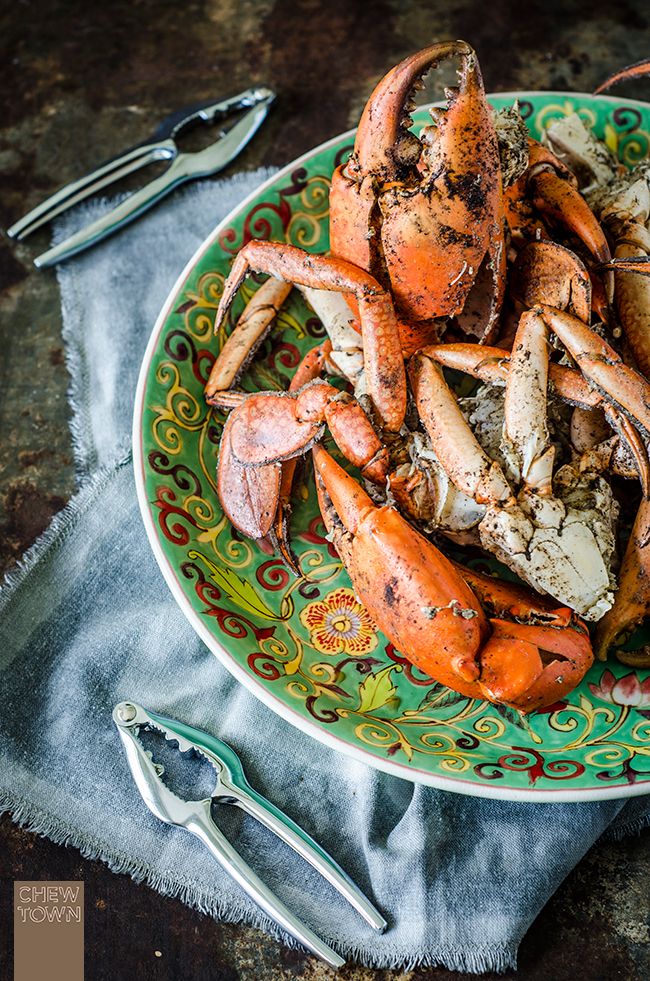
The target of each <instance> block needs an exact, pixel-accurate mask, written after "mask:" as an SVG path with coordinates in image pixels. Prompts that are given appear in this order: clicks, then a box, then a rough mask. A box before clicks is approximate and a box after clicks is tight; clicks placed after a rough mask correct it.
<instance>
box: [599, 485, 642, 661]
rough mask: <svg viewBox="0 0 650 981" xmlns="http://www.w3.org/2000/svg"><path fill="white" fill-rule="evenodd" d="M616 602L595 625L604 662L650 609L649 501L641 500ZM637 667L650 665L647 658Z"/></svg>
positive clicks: (620, 577)
mask: <svg viewBox="0 0 650 981" xmlns="http://www.w3.org/2000/svg"><path fill="white" fill-rule="evenodd" d="M619 582H620V584H619V587H618V592H617V594H616V599H615V600H614V605H613V606H612V608H611V609H610V610H608V611H607V613H606V614H605V616H604V617H603V618H602V620H601V621H600V622H599V624H598V627H597V628H596V639H595V644H596V648H595V649H596V655H597V657H598V658H600V660H601V661H604V660H605V659H606V657H607V651H608V650H609V648H610V647H611V646H612V644H613V643H614V641H615V640H616V638H617V637H618V636H619V634H621V633H623V631H626V630H631V629H632V628H633V627H636V626H637V624H639V623H640V622H641V621H642V620H643V618H644V617H645V616H647V615H648V613H649V612H650V501H649V500H648V499H647V498H644V499H642V501H641V504H640V505H639V510H638V512H637V516H636V521H635V522H634V526H633V528H632V534H631V535H630V539H629V541H628V543H627V548H626V550H625V555H624V556H623V563H622V565H621V571H620V575H619ZM635 663H636V666H637V667H641V666H643V667H648V663H649V662H648V657H647V655H646V656H645V658H644V661H643V664H640V663H638V657H637V658H636V659H635Z"/></svg>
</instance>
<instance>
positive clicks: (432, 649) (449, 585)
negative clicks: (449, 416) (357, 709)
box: [312, 446, 593, 712]
mask: <svg viewBox="0 0 650 981" xmlns="http://www.w3.org/2000/svg"><path fill="white" fill-rule="evenodd" d="M312 453H313V457H314V465H315V468H316V474H317V481H320V482H321V486H320V492H319V500H320V502H321V508H322V510H323V512H324V513H323V517H324V520H325V522H326V524H327V526H328V529H329V531H330V534H331V536H332V539H333V541H334V544H335V545H336V547H337V549H338V551H339V554H340V555H341V558H342V560H343V562H344V564H345V567H346V569H347V572H348V574H349V576H350V579H351V580H352V584H353V586H354V589H355V592H356V594H357V596H358V597H359V599H360V600H361V602H362V603H363V604H364V605H365V606H366V608H367V609H368V612H369V613H370V615H371V616H372V617H373V619H374V620H375V621H376V623H377V624H378V625H380V628H381V630H382V631H383V632H384V634H385V635H386V636H387V637H388V639H389V640H390V641H391V642H392V643H393V644H394V645H395V646H396V647H397V648H398V649H399V650H400V651H401V652H402V653H403V654H404V655H405V656H406V657H407V658H408V659H409V660H410V661H412V662H413V664H415V665H417V667H419V668H420V669H421V670H422V671H424V672H425V673H426V674H428V675H430V677H432V678H435V680H436V681H439V682H441V683H442V684H444V685H447V686H448V687H449V688H453V689H454V690H455V691H458V692H460V693H461V694H463V695H467V696H468V697H471V698H485V699H488V700H489V701H491V702H500V703H503V704H505V705H509V706H511V707H513V708H516V709H518V710H519V711H522V712H530V711H533V710H534V709H537V708H541V707H542V706H544V705H550V704H552V703H553V702H556V701H557V700H558V699H560V698H562V697H563V696H564V695H566V694H567V693H568V692H569V691H571V690H572V689H573V688H575V686H576V685H577V684H578V682H579V681H580V680H581V678H582V677H583V676H584V674H585V672H586V671H587V669H588V668H589V667H590V665H591V663H592V661H593V654H592V651H591V645H590V641H589V635H588V633H587V630H586V627H585V626H584V624H583V623H582V621H580V620H579V619H578V618H577V617H576V616H575V614H573V613H572V611H571V610H568V609H556V608H554V607H553V606H552V604H551V603H550V602H546V601H544V600H541V601H540V599H539V598H538V597H533V596H532V594H529V593H528V592H527V591H526V590H524V589H521V588H519V587H510V586H508V585H507V584H506V583H499V584H498V585H497V584H495V588H491V585H490V581H489V580H488V579H487V577H482V576H480V574H479V575H477V574H473V573H470V572H469V571H468V570H462V569H459V567H457V566H455V565H454V564H453V563H452V562H450V561H449V559H447V558H445V556H444V555H443V554H442V553H441V552H440V551H439V550H438V549H437V548H436V547H435V545H433V544H432V543H431V542H430V541H428V540H427V539H426V538H424V537H423V536H422V535H420V534H419V533H418V532H417V531H416V530H415V529H414V528H413V527H412V526H411V525H410V524H409V523H408V522H407V521H405V519H404V518H402V517H401V515H400V514H399V513H398V512H397V511H396V510H395V509H394V508H391V507H380V508H378V507H375V505H374V504H373V502H372V500H371V499H370V497H369V496H368V495H367V494H366V493H365V491H364V490H362V488H361V487H360V486H359V484H358V483H357V482H356V481H355V480H354V478H352V477H351V476H350V475H349V474H347V473H346V472H345V471H344V470H343V469H342V468H341V467H340V466H339V465H338V464H337V463H336V461H335V460H333V459H332V457H331V456H330V455H329V454H328V453H327V451H326V450H324V449H323V448H322V447H321V446H315V447H314V448H313V450H312ZM479 597H480V598H479ZM486 610H489V612H490V613H491V614H492V616H491V617H490V618H488V614H487V612H486ZM508 617H510V618H512V619H507V618H508Z"/></svg>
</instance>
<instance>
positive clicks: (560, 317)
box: [539, 305, 650, 437]
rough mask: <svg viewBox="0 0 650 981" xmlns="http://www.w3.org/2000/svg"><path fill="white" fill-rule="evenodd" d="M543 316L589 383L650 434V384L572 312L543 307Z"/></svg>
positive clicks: (645, 434) (639, 427)
mask: <svg viewBox="0 0 650 981" xmlns="http://www.w3.org/2000/svg"><path fill="white" fill-rule="evenodd" d="M539 310H540V312H541V315H542V317H543V319H544V320H545V321H546V323H547V324H548V326H549V327H550V328H551V330H552V331H553V332H554V333H555V334H556V335H557V337H559V339H560V340H561V341H562V343H563V344H564V346H565V348H566V349H567V351H568V352H569V354H570V355H571V357H572V358H573V359H574V360H575V362H576V364H577V365H578V367H579V368H580V370H581V371H582V373H583V375H584V376H585V378H586V379H587V381H588V382H589V384H590V385H591V386H592V387H593V388H595V389H597V390H598V391H599V392H602V393H603V394H604V395H605V398H606V400H607V401H608V402H611V403H612V404H613V405H614V407H615V408H616V409H618V410H619V411H620V412H622V413H623V414H624V415H625V416H627V417H628V418H629V419H631V421H632V422H633V423H634V425H635V426H636V427H637V428H638V429H639V430H640V431H641V432H642V433H643V435H644V436H646V437H648V436H650V383H648V382H647V381H646V379H645V378H644V377H643V375H641V374H640V373H639V372H638V371H635V370H634V368H630V366H629V365H626V364H625V363H624V361H623V360H622V359H621V358H620V357H619V355H618V354H617V353H616V351H615V350H614V348H613V347H611V346H610V345H609V344H608V343H607V341H605V340H603V338H602V337H600V336H599V335H598V334H596V333H595V331H593V330H591V329H590V328H589V327H587V325H586V324H584V323H582V321H580V320H578V319H577V318H576V317H573V316H571V314H569V313H566V312H562V311H560V310H555V309H554V308H553V307H548V306H546V305H541V306H540V307H539Z"/></svg>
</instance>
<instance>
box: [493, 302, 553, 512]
mask: <svg viewBox="0 0 650 981" xmlns="http://www.w3.org/2000/svg"><path fill="white" fill-rule="evenodd" d="M547 339H548V328H547V326H546V324H545V323H544V320H543V319H542V318H541V317H540V315H539V314H538V313H535V311H533V310H529V311H527V312H526V313H524V314H522V315H521V319H520V321H519V327H518V328H517V333H516V335H515V343H514V345H513V348H512V355H511V358H510V364H509V368H508V380H507V382H506V399H505V409H504V411H505V426H504V430H505V431H504V437H505V439H506V441H507V443H509V444H510V447H511V449H512V451H513V452H514V456H515V458H516V459H517V462H518V465H519V473H520V476H521V478H522V479H523V481H524V484H525V485H526V487H527V488H528V489H529V490H532V491H534V492H535V493H537V494H551V493H552V487H551V482H552V478H553V459H554V456H555V449H554V447H553V446H552V445H551V441H550V437H549V432H548V427H547V425H546V390H547V385H548V345H547Z"/></svg>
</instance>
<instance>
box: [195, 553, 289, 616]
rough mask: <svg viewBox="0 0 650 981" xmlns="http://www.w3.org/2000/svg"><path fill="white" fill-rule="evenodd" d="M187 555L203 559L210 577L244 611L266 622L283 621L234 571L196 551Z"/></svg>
mask: <svg viewBox="0 0 650 981" xmlns="http://www.w3.org/2000/svg"><path fill="white" fill-rule="evenodd" d="M187 554H188V557H189V558H190V559H201V560H202V561H203V562H204V563H205V565H206V566H207V568H208V569H209V570H210V573H209V575H210V579H211V580H212V582H213V583H214V584H215V585H216V586H217V587H218V588H219V589H220V590H221V591H222V592H224V593H225V594H226V596H227V597H228V599H230V600H232V601H233V603H236V604H237V606H239V607H241V609H242V610H246V612H247V613H252V614H253V616H257V617H263V618H264V619H265V620H282V619H283V617H281V616H278V614H277V613H275V612H274V610H272V609H271V607H270V606H267V604H266V603H265V602H264V600H263V599H262V598H261V596H259V595H258V594H257V592H256V590H255V589H254V588H253V586H251V584H250V583H249V582H246V580H245V579H242V578H241V576H238V575H237V573H236V572H234V571H233V570H232V569H228V568H225V569H224V568H220V567H219V566H218V565H215V564H214V562H211V561H210V559H209V558H208V557H207V556H205V555H203V554H202V553H201V552H197V551H196V550H194V549H192V550H191V551H190V552H188V553H187Z"/></svg>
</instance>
